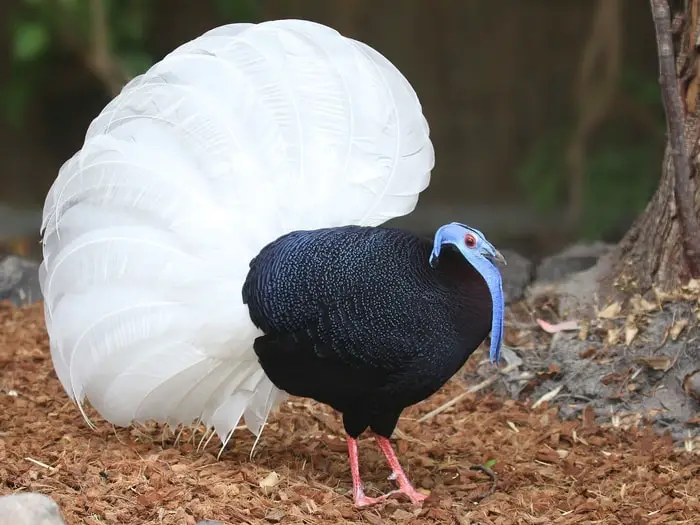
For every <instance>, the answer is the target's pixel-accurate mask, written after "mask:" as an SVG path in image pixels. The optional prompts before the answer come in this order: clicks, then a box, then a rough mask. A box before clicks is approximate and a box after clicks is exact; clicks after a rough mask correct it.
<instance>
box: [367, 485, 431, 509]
mask: <svg viewBox="0 0 700 525" xmlns="http://www.w3.org/2000/svg"><path fill="white" fill-rule="evenodd" d="M396 495H404V496H406V497H407V498H408V499H409V500H411V503H413V504H414V505H418V506H420V505H422V504H423V501H425V500H426V499H427V497H428V496H427V495H426V494H423V493H422V492H418V491H417V490H416V489H414V488H413V487H406V488H400V489H396V490H392V491H391V492H388V493H386V494H382V495H381V496H378V497H376V498H370V497H369V496H365V494H364V493H360V494H356V495H355V498H354V499H355V506H356V507H359V508H362V507H369V506H371V505H376V504H377V503H382V502H384V501H386V500H388V499H390V498H392V496H396ZM392 499H393V498H392Z"/></svg>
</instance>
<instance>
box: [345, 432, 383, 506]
mask: <svg viewBox="0 0 700 525" xmlns="http://www.w3.org/2000/svg"><path fill="white" fill-rule="evenodd" d="M347 442H348V456H350V474H351V475H352V499H353V500H354V501H355V505H356V506H358V507H366V506H368V505H374V504H375V503H378V502H380V501H382V500H383V499H384V498H369V497H367V496H365V491H364V490H363V489H362V480H361V479H360V461H359V457H358V454H357V440H356V439H355V438H351V437H350V436H347Z"/></svg>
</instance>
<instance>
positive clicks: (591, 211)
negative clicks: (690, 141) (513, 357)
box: [517, 71, 665, 239]
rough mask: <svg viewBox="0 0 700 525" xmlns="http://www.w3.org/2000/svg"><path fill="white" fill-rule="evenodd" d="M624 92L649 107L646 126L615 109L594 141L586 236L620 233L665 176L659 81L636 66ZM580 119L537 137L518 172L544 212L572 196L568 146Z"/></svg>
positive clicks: (640, 108) (639, 107) (625, 78)
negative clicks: (640, 72)
mask: <svg viewBox="0 0 700 525" xmlns="http://www.w3.org/2000/svg"><path fill="white" fill-rule="evenodd" d="M619 89H620V92H621V97H622V98H626V99H627V100H629V101H630V102H631V103H632V104H633V107H634V108H636V109H635V111H637V112H638V113H644V119H645V122H646V124H647V125H646V127H642V126H640V125H639V122H638V121H635V120H633V119H630V118H620V115H619V114H611V116H610V117H609V118H608V119H607V120H606V122H605V123H604V124H603V125H602V126H601V127H600V128H599V129H598V130H597V132H596V133H595V136H594V137H593V139H592V140H591V142H590V143H589V144H588V148H587V154H586V160H585V166H584V173H585V180H584V188H583V195H582V216H581V221H580V231H578V232H576V233H577V234H579V235H580V236H582V237H584V238H586V239H600V238H602V237H607V236H615V234H616V233H617V232H618V231H619V229H620V228H622V229H626V228H627V226H628V224H627V222H628V221H629V220H630V218H633V217H635V216H636V215H638V214H639V213H640V212H641V211H642V210H643V209H644V208H645V206H646V205H647V203H648V202H649V199H650V198H651V196H652V195H653V193H654V190H655V189H656V186H657V184H658V181H659V179H660V176H661V165H662V161H663V153H664V146H665V135H664V130H665V121H664V116H663V115H664V114H663V106H662V103H661V95H660V91H659V85H658V82H657V80H656V79H655V78H653V77H650V78H647V77H645V76H642V75H640V74H638V73H636V72H634V71H626V72H624V73H623V75H622V76H621V80H620V86H619ZM574 124H575V123H574V122H567V123H566V124H565V125H563V126H561V127H559V128H556V129H554V130H552V131H551V132H550V133H549V134H546V135H545V136H543V137H542V138H541V139H540V140H539V141H537V142H536V143H535V145H534V147H533V148H532V150H531V151H530V154H529V155H528V156H527V158H526V159H525V161H524V162H523V163H522V165H521V167H520V169H519V171H518V173H517V177H518V181H519V183H520V187H521V189H522V191H523V192H524V194H525V195H526V198H527V199H528V201H529V202H530V204H531V205H532V206H533V207H534V208H535V209H536V210H537V211H539V212H552V211H555V210H557V209H560V208H561V205H562V203H565V202H567V199H568V193H567V188H568V183H569V180H568V179H569V177H568V167H567V163H566V151H567V148H568V146H569V141H570V140H571V136H572V134H573V130H574Z"/></svg>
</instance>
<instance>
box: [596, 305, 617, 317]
mask: <svg viewBox="0 0 700 525" xmlns="http://www.w3.org/2000/svg"><path fill="white" fill-rule="evenodd" d="M621 310H622V305H621V304H620V303H610V304H609V305H608V306H606V307H605V308H603V309H602V310H601V311H600V312H598V317H599V318H601V319H615V317H617V316H618V315H619V314H620V311H621Z"/></svg>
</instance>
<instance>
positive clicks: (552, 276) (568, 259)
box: [535, 242, 614, 283]
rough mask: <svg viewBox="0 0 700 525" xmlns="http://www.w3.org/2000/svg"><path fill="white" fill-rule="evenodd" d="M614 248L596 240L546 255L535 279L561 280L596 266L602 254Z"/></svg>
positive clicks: (540, 280)
mask: <svg viewBox="0 0 700 525" xmlns="http://www.w3.org/2000/svg"><path fill="white" fill-rule="evenodd" d="M612 248H614V246H613V245H611V244H605V243H602V242H594V243H590V244H574V245H573V246H570V247H569V248H567V249H565V250H564V251H562V252H560V253H558V254H556V255H552V256H550V257H545V258H544V259H542V262H541V263H540V264H539V266H538V267H537V271H536V274H535V280H536V281H537V282H538V283H544V282H556V281H561V280H563V279H564V278H566V277H569V276H570V275H572V274H575V273H578V272H582V271H584V270H588V269H589V268H592V267H593V266H595V264H596V263H597V262H598V259H600V258H601V257H602V256H604V255H606V254H608V253H609V252H610V250H612Z"/></svg>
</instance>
